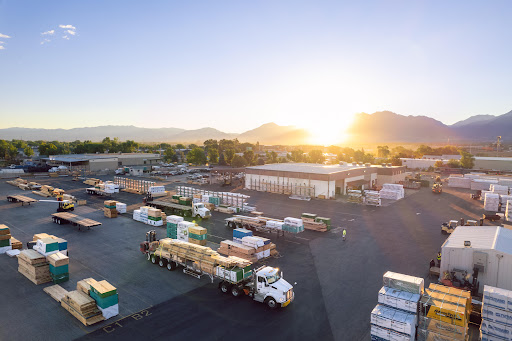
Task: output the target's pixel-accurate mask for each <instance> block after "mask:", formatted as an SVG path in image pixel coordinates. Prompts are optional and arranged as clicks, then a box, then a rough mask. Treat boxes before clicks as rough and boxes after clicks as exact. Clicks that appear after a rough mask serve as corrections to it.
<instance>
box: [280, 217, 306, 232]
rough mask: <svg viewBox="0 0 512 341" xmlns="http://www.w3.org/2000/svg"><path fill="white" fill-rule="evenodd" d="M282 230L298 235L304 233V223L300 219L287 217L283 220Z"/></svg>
mask: <svg viewBox="0 0 512 341" xmlns="http://www.w3.org/2000/svg"><path fill="white" fill-rule="evenodd" d="M282 229H283V231H288V232H291V233H299V232H302V231H304V222H303V221H302V219H298V218H292V217H287V218H284V224H283V226H282Z"/></svg>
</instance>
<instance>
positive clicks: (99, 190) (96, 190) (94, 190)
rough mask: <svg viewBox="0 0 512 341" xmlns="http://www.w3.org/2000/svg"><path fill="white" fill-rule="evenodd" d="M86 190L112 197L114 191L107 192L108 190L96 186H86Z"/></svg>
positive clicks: (89, 192)
mask: <svg viewBox="0 0 512 341" xmlns="http://www.w3.org/2000/svg"><path fill="white" fill-rule="evenodd" d="M85 192H86V193H87V194H92V195H101V196H107V197H110V196H112V194H113V193H107V192H105V190H103V189H99V188H95V187H90V188H86V189H85Z"/></svg>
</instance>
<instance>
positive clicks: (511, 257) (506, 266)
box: [441, 226, 512, 292]
mask: <svg viewBox="0 0 512 341" xmlns="http://www.w3.org/2000/svg"><path fill="white" fill-rule="evenodd" d="M465 242H469V243H470V244H471V245H470V246H465V245H464V243H465ZM474 268H478V270H479V272H478V281H479V283H480V292H481V291H482V290H483V287H484V285H491V286H494V287H498V288H503V289H506V290H512V230H510V229H508V228H505V227H501V226H459V227H457V228H456V229H455V231H454V232H453V233H452V234H451V235H450V237H448V239H447V240H446V241H445V242H444V244H443V246H442V248H441V276H442V274H443V273H444V271H453V269H460V270H466V271H467V272H468V273H470V274H473V269H474Z"/></svg>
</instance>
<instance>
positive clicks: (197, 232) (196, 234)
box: [188, 226, 208, 246]
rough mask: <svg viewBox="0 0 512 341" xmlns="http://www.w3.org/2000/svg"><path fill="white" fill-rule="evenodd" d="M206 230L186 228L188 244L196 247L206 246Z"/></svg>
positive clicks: (202, 228) (192, 227)
mask: <svg viewBox="0 0 512 341" xmlns="http://www.w3.org/2000/svg"><path fill="white" fill-rule="evenodd" d="M207 233H208V230H207V229H205V228H204V227H200V226H191V227H189V228H188V242H189V243H192V244H196V245H202V246H205V245H206V239H207Z"/></svg>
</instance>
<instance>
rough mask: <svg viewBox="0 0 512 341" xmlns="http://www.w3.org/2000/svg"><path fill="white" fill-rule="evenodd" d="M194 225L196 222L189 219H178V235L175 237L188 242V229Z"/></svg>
mask: <svg viewBox="0 0 512 341" xmlns="http://www.w3.org/2000/svg"><path fill="white" fill-rule="evenodd" d="M194 226H196V224H194V223H191V222H189V221H180V222H179V223H178V228H177V237H178V238H177V239H178V240H181V241H184V242H188V230H189V228H191V227H194Z"/></svg>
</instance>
